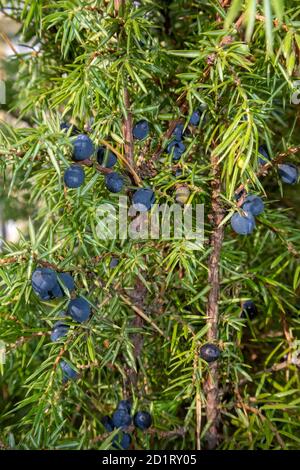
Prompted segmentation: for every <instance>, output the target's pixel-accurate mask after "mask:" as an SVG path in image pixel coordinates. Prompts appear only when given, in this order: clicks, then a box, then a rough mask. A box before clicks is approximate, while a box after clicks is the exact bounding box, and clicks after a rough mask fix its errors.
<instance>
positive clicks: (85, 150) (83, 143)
mask: <svg viewBox="0 0 300 470" xmlns="http://www.w3.org/2000/svg"><path fill="white" fill-rule="evenodd" d="M93 153H94V144H93V142H92V141H91V139H90V138H89V136H88V135H86V134H79V135H78V136H77V137H76V139H75V141H74V143H73V157H74V160H77V161H80V160H86V159H87V158H90V157H91V156H92V155H93Z"/></svg>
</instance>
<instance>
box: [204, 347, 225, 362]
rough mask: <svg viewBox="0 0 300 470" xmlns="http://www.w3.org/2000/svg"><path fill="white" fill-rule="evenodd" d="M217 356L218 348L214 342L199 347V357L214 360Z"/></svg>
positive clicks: (218, 353)
mask: <svg viewBox="0 0 300 470" xmlns="http://www.w3.org/2000/svg"><path fill="white" fill-rule="evenodd" d="M219 356H220V349H219V348H218V346H216V345H215V344H212V343H207V344H204V346H201V348H200V357H201V359H204V360H205V361H206V362H214V361H216V360H217V359H218V358H219Z"/></svg>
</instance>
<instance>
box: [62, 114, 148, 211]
mask: <svg viewBox="0 0 300 470" xmlns="http://www.w3.org/2000/svg"><path fill="white" fill-rule="evenodd" d="M61 129H62V130H68V131H69V130H70V129H71V135H76V139H75V141H74V143H73V160H74V161H75V162H78V163H75V164H73V165H71V166H69V167H68V168H67V169H66V170H65V172H64V183H65V185H66V187H68V188H79V187H80V186H81V185H82V184H83V183H84V179H85V173H84V170H83V168H82V166H80V164H79V162H82V161H84V160H89V159H90V158H91V157H92V155H93V154H94V152H95V147H94V144H93V142H92V140H91V139H90V137H89V136H88V135H86V134H81V133H80V132H79V131H78V129H77V128H75V127H74V126H71V125H69V124H66V123H63V124H61ZM75 129H76V131H75ZM132 134H133V137H134V138H135V139H137V140H143V139H145V138H146V137H147V136H148V134H149V123H148V122H147V121H146V120H144V119H143V120H141V121H139V122H137V123H136V124H135V126H134V127H133V130H132ZM117 161H118V158H117V156H116V155H115V153H114V152H113V151H111V150H110V149H107V148H106V147H104V146H100V147H98V149H97V162H98V164H99V165H101V166H102V167H103V168H107V169H112V168H113V167H114V166H115V164H116V163H117ZM105 186H106V188H107V189H108V191H110V192H111V193H119V192H120V191H122V189H123V187H124V178H123V176H122V175H120V174H119V173H118V172H116V171H111V172H109V173H107V174H106V175H105ZM154 202H155V195H154V192H153V191H152V189H149V188H146V189H144V188H140V189H138V190H137V191H136V192H135V193H134V194H133V206H134V207H135V209H136V210H139V211H148V210H150V209H151V207H152V205H153V204H154Z"/></svg>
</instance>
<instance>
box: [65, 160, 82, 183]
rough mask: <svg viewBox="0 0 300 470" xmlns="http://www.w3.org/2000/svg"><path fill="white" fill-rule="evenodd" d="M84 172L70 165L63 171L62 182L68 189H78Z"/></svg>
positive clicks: (80, 168)
mask: <svg viewBox="0 0 300 470" xmlns="http://www.w3.org/2000/svg"><path fill="white" fill-rule="evenodd" d="M84 178H85V175H84V170H83V168H82V167H81V166H79V165H71V166H69V168H67V169H66V170H65V173H64V182H65V185H66V186H67V187H68V188H79V186H81V185H82V184H83V182H84Z"/></svg>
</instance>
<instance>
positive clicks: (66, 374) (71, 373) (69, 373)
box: [59, 361, 78, 382]
mask: <svg viewBox="0 0 300 470" xmlns="http://www.w3.org/2000/svg"><path fill="white" fill-rule="evenodd" d="M59 365H60V367H61V370H62V371H63V382H66V381H67V380H69V379H70V380H75V379H77V377H78V373H77V371H76V370H75V369H74V368H73V367H71V366H70V364H68V362H66V361H60V363H59Z"/></svg>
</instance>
